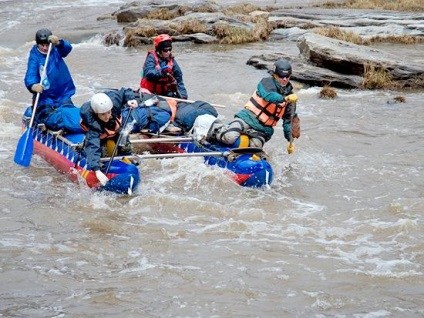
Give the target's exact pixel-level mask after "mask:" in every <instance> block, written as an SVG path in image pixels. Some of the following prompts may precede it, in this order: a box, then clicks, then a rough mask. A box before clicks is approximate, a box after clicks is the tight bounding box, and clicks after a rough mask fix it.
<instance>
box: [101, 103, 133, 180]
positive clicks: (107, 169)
mask: <svg viewBox="0 0 424 318" xmlns="http://www.w3.org/2000/svg"><path fill="white" fill-rule="evenodd" d="M131 112H132V108H130V109H129V111H128V115H127V117H126V118H125V120H124V124H123V125H122V127H121V131H120V132H119V137H118V140H117V141H116V144H115V147H114V148H113V151H112V155H111V156H110V160H109V163H108V164H107V168H106V171H105V175H107V174H108V173H109V170H110V166H111V165H112V161H113V159H114V157H115V155H116V151H117V150H118V147H119V143H120V142H121V139H122V131H123V130H124V129H125V126H126V125H127V123H128V120H129V118H130V117H131Z"/></svg>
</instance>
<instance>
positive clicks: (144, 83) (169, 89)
mask: <svg viewBox="0 0 424 318" xmlns="http://www.w3.org/2000/svg"><path fill="white" fill-rule="evenodd" d="M153 42H154V47H155V48H154V50H151V51H149V52H147V56H146V60H145V62H144V65H143V70H142V78H141V81H140V89H144V90H148V91H149V92H150V93H153V94H157V95H162V96H168V97H177V98H182V99H187V98H188V94H187V90H186V88H185V86H184V81H183V72H182V71H181V68H180V66H179V65H178V63H177V61H176V60H175V58H174V55H173V54H172V38H171V37H170V36H169V35H168V34H159V35H158V36H156V37H155V39H154V41H153Z"/></svg>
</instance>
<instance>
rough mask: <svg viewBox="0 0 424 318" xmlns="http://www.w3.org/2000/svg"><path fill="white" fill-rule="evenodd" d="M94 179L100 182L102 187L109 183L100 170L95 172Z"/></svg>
mask: <svg viewBox="0 0 424 318" xmlns="http://www.w3.org/2000/svg"><path fill="white" fill-rule="evenodd" d="M96 177H97V179H98V180H99V181H100V184H101V185H103V186H104V185H105V184H106V183H107V182H108V181H109V179H108V178H107V177H106V176H105V174H104V173H103V172H101V171H100V170H96Z"/></svg>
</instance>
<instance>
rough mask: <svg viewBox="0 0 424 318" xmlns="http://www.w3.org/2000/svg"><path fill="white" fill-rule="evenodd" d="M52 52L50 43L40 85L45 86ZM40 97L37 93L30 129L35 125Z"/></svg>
mask: <svg viewBox="0 0 424 318" xmlns="http://www.w3.org/2000/svg"><path fill="white" fill-rule="evenodd" d="M51 51H52V43H49V49H48V51H47V56H46V63H44V67H43V73H41V80H40V85H42V84H43V80H44V77H46V74H47V64H48V62H49V58H50V52H51ZM40 95H41V93H37V96H36V97H35V102H34V106H33V108H32V115H31V120H30V122H29V126H28V128H30V127H32V125H33V124H34V118H35V111H36V110H37V106H38V101H39V100H40Z"/></svg>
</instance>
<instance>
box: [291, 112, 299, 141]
mask: <svg viewBox="0 0 424 318" xmlns="http://www.w3.org/2000/svg"><path fill="white" fill-rule="evenodd" d="M291 125H292V127H291V132H292V136H293V138H299V137H300V119H299V117H297V116H295V117H294V118H293V121H292V123H291Z"/></svg>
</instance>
